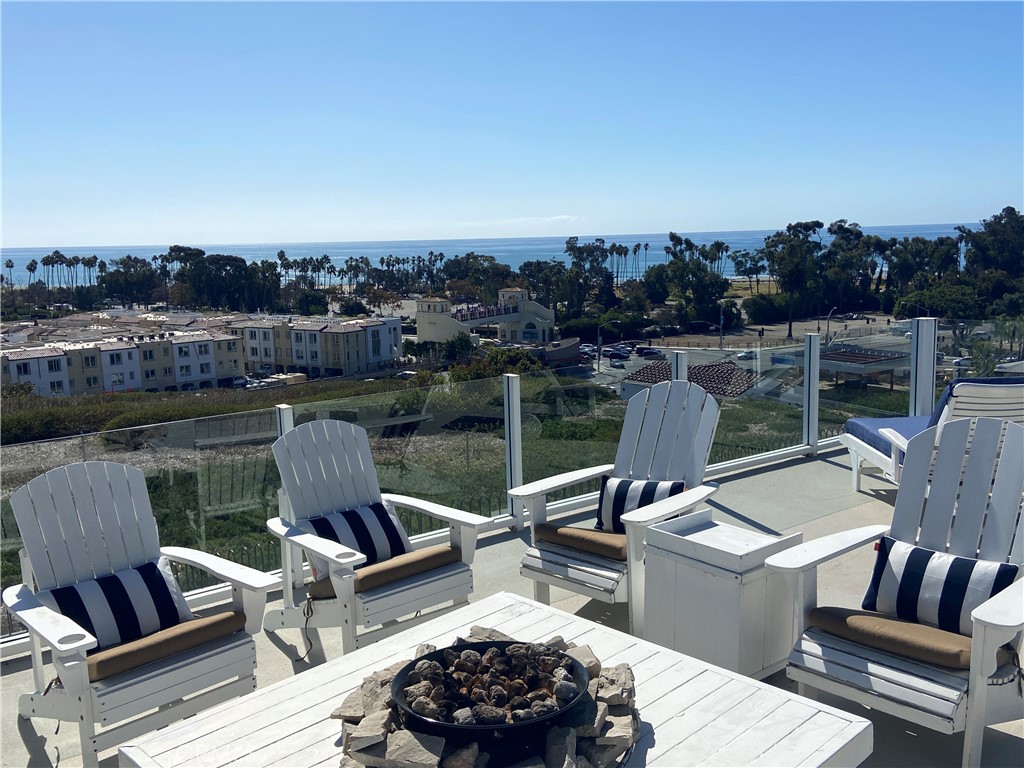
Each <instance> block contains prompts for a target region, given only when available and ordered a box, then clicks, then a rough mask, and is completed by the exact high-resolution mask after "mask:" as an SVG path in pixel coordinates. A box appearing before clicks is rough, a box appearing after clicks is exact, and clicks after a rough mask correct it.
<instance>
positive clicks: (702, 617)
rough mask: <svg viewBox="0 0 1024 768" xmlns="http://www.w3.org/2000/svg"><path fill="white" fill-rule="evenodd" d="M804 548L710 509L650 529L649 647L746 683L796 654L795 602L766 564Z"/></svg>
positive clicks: (647, 562) (646, 561) (795, 539)
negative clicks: (714, 515) (719, 518)
mask: <svg viewBox="0 0 1024 768" xmlns="http://www.w3.org/2000/svg"><path fill="white" fill-rule="evenodd" d="M802 540H803V534H802V533H794V534H792V535H790V536H784V537H777V536H769V535H766V534H763V533H756V532H754V531H749V530H746V529H743V528H737V527H736V526H732V525H726V524H724V523H718V522H715V521H714V520H712V519H711V510H710V509H706V510H702V511H700V512H695V513H693V514H689V515H683V516H682V517H678V518H675V519H673V520H667V521H665V522H663V523H657V524H655V525H652V526H651V527H650V528H648V529H647V538H646V551H645V555H644V570H645V571H646V578H645V580H644V581H645V595H644V601H645V602H644V607H645V611H644V613H645V616H646V639H647V640H650V641H651V642H653V643H657V644H658V645H663V646H666V647H668V648H672V649H673V650H675V651H679V652H680V653H685V654H686V655H688V656H694V657H696V658H698V659H701V660H703V661H707V662H709V663H711V664H715V665H717V666H719V667H724V668H725V669H728V670H731V671H733V672H738V673H740V674H742V675H747V676H748V677H754V678H757V679H761V678H764V677H767V676H768V675H770V674H772V673H773V672H775V671H777V670H779V669H782V667H783V665H784V664H785V660H786V658H787V657H788V656H789V653H790V651H792V650H793V643H794V642H795V638H794V637H793V621H792V615H793V595H792V591H791V590H790V589H788V588H787V586H786V583H785V580H784V578H783V576H782V575H781V574H778V573H775V572H770V571H769V570H768V569H767V568H765V566H764V561H765V559H766V558H767V557H769V556H770V555H773V554H775V553H776V552H781V551H782V550H784V549H788V548H790V547H792V546H794V545H796V544H799V543H801V541H802Z"/></svg>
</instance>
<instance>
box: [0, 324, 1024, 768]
mask: <svg viewBox="0 0 1024 768" xmlns="http://www.w3.org/2000/svg"><path fill="white" fill-rule="evenodd" d="M900 343H903V344H906V345H907V346H908V347H909V346H910V345H909V342H907V340H905V339H903V338H902V337H900ZM709 356H710V357H709ZM911 356H913V355H911ZM730 357H731V358H732V359H735V356H734V355H732V354H730V352H729V351H728V350H725V351H721V352H720V351H718V350H715V351H714V352H710V351H702V353H701V355H698V354H697V353H690V354H689V355H688V356H687V357H686V358H678V357H677V358H676V359H675V360H673V363H674V365H675V366H676V367H675V373H676V375H686V374H687V373H688V372H692V373H694V374H697V373H699V370H698V367H699V365H700V364H701V363H706V362H721V361H724V360H726V359H729V358H730ZM705 358H706V359H705ZM908 359H909V358H908ZM917 359H918V360H922V361H927V360H928V359H930V360H931V361H934V355H933V354H931V353H930V352H929V354H928V356H924V355H921V356H918V357H917ZM743 362H744V363H745V364H746V365H749V366H750V367H751V369H752V370H754V371H755V372H756V374H757V380H756V382H757V383H756V384H755V385H754V386H753V387H751V388H750V389H749V390H747V391H746V392H744V393H743V394H741V395H739V396H738V397H720V398H719V399H720V402H721V403H722V406H723V409H722V418H721V421H720V426H719V430H718V436H717V439H716V443H715V446H714V448H713V450H712V457H711V466H710V468H709V473H708V477H709V479H712V480H715V481H717V482H719V483H720V484H721V490H720V491H719V493H718V494H717V495H715V496H714V497H713V498H712V500H711V503H710V507H711V508H712V510H713V515H714V517H715V519H716V520H719V521H721V522H726V523H729V524H732V525H736V526H740V527H745V528H749V529H751V530H755V531H760V532H767V533H773V534H787V533H792V532H797V531H802V532H803V534H804V538H805V540H806V539H811V538H816V537H818V536H821V535H824V534H826V533H831V532H833V531H837V530H841V529H844V528H849V527H854V526H858V525H867V524H872V523H887V522H888V521H889V519H890V517H891V514H892V503H893V500H894V498H895V490H896V489H895V486H893V485H891V484H890V483H888V482H886V481H884V480H882V479H880V478H878V477H874V476H873V477H869V478H867V479H866V480H865V482H864V485H863V488H862V491H861V492H859V493H857V492H854V491H853V490H852V489H851V483H850V467H849V461H848V457H847V455H846V452H845V450H842V449H840V448H839V447H838V446H837V444H836V441H835V440H834V439H833V436H834V435H835V434H838V432H839V430H841V429H842V423H843V420H845V418H847V417H848V416H849V415H865V414H868V413H872V414H873V413H879V412H883V413H884V412H889V413H893V414H906V413H907V412H908V409H909V408H910V407H911V405H910V403H911V402H912V400H913V398H914V397H915V395H914V393H913V391H912V389H911V384H912V383H914V382H917V381H919V380H920V379H922V378H923V379H924V380H925V381H927V384H928V385H929V386H930V387H931V391H932V393H934V384H935V379H934V375H935V374H934V362H932V363H931V369H930V372H929V371H928V370H925V371H924V372H922V371H917V372H916V373H915V372H913V371H911V370H898V371H895V372H894V373H893V387H892V390H891V391H890V389H889V385H890V382H889V381H883V382H882V383H880V384H877V385H876V384H866V385H865V386H867V388H868V390H869V391H871V390H874V391H875V392H876V394H877V395H878V398H877V399H876V400H875V402H876V403H877V402H878V401H879V400H885V401H887V402H888V403H889V407H888V408H887V409H884V410H883V409H879V408H868V407H866V406H864V405H862V404H858V403H857V402H852V403H851V402H847V401H848V400H849V399H850V398H848V397H847V394H848V392H847V389H848V388H847V387H846V386H837V384H836V380H835V377H834V376H833V375H832V374H826V375H824V376H822V375H819V373H818V370H819V369H817V368H816V366H817V365H818V364H819V362H820V356H819V350H818V348H817V339H816V338H809V339H807V340H806V341H805V343H804V344H802V345H801V344H797V345H795V346H794V347H793V348H792V349H778V348H776V349H772V350H771V351H770V352H768V351H765V352H763V353H760V355H759V357H758V358H756V359H753V360H745V361H743ZM926 365H927V364H926ZM565 373H566V375H562V374H561V373H560V374H559V375H555V374H552V373H550V372H545V373H543V374H534V375H529V376H523V377H519V378H513V377H504V378H503V379H500V380H485V381H475V382H467V383H463V384H457V385H456V384H447V385H441V386H437V387H433V388H430V389H416V390H404V391H401V392H398V393H390V394H386V395H372V396H365V397H359V398H348V399H345V400H338V401H332V402H320V403H312V404H301V405H294V406H282V407H279V408H277V409H270V410H263V411H254V412H249V413H245V414H234V415H231V416H222V417H216V418H208V419H196V420H192V421H186V422H174V423H169V424H160V425H152V426H149V427H143V428H136V429H129V430H120V431H117V432H108V433H99V434H95V435H87V436H82V437H77V438H73V439H68V440H55V441H48V442H45V443H35V444H28V445H16V446H6V447H4V449H3V477H2V495H3V497H4V498H6V497H7V496H9V495H10V493H11V492H12V491H13V490H14V489H16V488H17V487H18V486H20V485H21V484H22V483H24V482H25V481H27V480H28V479H31V478H32V477H34V476H35V475H37V474H39V473H41V472H43V471H45V470H47V469H49V468H51V467H53V466H58V465H61V464H64V463H69V462H73V461H81V460H85V459H106V460H112V461H120V462H124V463H128V464H133V465H136V466H139V467H141V468H143V469H144V470H145V471H146V473H147V478H148V484H149V487H150V493H151V496H152V498H153V503H154V508H155V510H156V512H157V516H158V520H159V522H160V526H161V542H162V543H163V544H185V545H190V546H199V547H200V548H206V549H209V550H211V551H217V552H219V553H220V554H223V555H225V556H227V557H230V558H232V559H236V560H238V561H240V562H244V563H246V564H249V565H252V566H255V567H258V568H261V569H263V570H267V571H273V570H275V569H277V568H278V567H279V565H280V564H279V548H278V546H277V544H276V542H275V541H274V540H272V539H271V537H270V536H269V534H267V533H266V532H265V528H264V527H263V521H264V520H265V519H266V518H267V517H270V516H274V515H275V514H276V512H277V498H276V491H277V484H278V477H277V471H276V466H275V465H274V462H273V459H272V457H271V455H270V451H269V445H270V443H271V442H272V441H273V440H274V439H275V438H276V437H277V436H278V434H279V433H280V432H281V431H282V430H284V429H287V428H288V427H289V426H290V425H292V424H298V423H302V422H304V421H308V420H311V419H316V418H340V419H345V420H348V421H354V422H356V423H359V424H361V425H362V426H364V427H366V428H367V429H368V431H369V432H370V434H371V436H372V441H373V451H374V457H375V461H376V462H377V468H378V472H379V474H380V482H381V486H382V487H383V488H384V489H385V490H388V491H393V492H397V493H405V494H409V495H414V496H420V497H422V498H428V499H433V500H436V501H440V502H444V503H448V504H451V505H453V506H457V507H461V508H463V509H467V510H469V511H472V512H476V513H479V514H484V515H486V516H489V517H491V518H492V519H493V526H492V530H490V531H489V532H488V533H486V534H484V535H483V537H482V539H481V541H480V543H479V545H478V547H479V549H478V553H477V558H476V561H475V565H474V570H475V578H476V591H475V593H474V595H473V597H472V599H474V600H477V599H480V598H482V597H485V596H487V595H490V594H493V593H495V592H498V591H512V592H516V593H519V594H522V595H525V596H532V584H531V582H529V581H527V580H526V579H524V578H522V577H521V576H520V575H519V572H518V571H519V561H520V558H521V556H522V553H523V551H524V550H525V548H526V544H527V541H526V534H525V533H524V532H521V531H514V530H510V528H509V525H510V522H511V518H510V516H509V514H508V512H509V510H508V507H507V505H506V500H505V488H506V487H507V484H509V483H510V482H511V483H516V484H518V483H521V482H528V481H530V480H535V479H539V478H540V477H543V476H545V475H548V474H551V473H553V472H557V471H562V470H568V469H572V468H578V467H581V466H588V465H591V464H597V463H602V462H606V461H610V460H611V457H612V455H613V453H614V449H615V443H616V440H617V437H618V431H619V429H620V427H621V420H622V414H623V411H624V402H623V401H622V400H621V399H619V398H618V397H617V396H616V395H615V394H614V393H612V392H611V391H609V389H607V388H606V387H603V386H599V385H595V384H594V383H593V381H592V380H591V379H589V378H577V377H574V376H571V375H568V374H567V372H565ZM929 376H930V377H931V378H930V379H929V378H928V377H929ZM810 382H815V386H809V383H810ZM859 386H860V384H858V388H859ZM849 389H852V388H849ZM927 389H928V387H927V386H924V387H922V389H921V391H922V392H926V391H927ZM917 396H918V397H921V398H923V399H924V400H927V397H926V396H925V395H917ZM932 400H934V395H932ZM510 405H511V407H507V406H510ZM515 406H518V407H515ZM927 406H928V408H929V409H930V407H931V402H930V401H929V402H928V403H927ZM516 424H519V425H520V428H519V429H515V428H514V425H516ZM596 491H597V487H596V486H593V487H582V488H577V489H573V490H572V493H571V494H569V495H567V496H566V497H565V498H561V499H556V500H554V501H553V502H552V505H553V507H554V508H556V509H557V510H558V514H559V515H561V516H564V517H565V519H567V520H570V519H571V520H575V519H579V520H582V519H584V518H585V517H586V516H588V515H590V514H592V509H593V506H594V503H595V501H596ZM0 521H2V523H3V536H4V539H3V565H4V570H3V578H4V583H5V584H7V583H10V582H12V581H15V580H17V579H18V571H17V548H18V541H17V538H16V536H15V534H16V529H15V528H14V527H13V521H12V518H11V516H10V510H9V507H7V506H6V504H5V505H4V508H3V510H2V516H0ZM404 522H405V523H406V525H407V528H408V529H409V532H410V534H412V535H414V536H416V535H419V536H423V537H429V536H430V535H431V531H430V529H429V526H427V525H426V524H425V522H424V521H423V520H418V519H408V520H405V521H404ZM873 557H874V554H873V552H871V551H870V549H869V548H866V549H863V550H859V551H856V552H853V553H851V554H849V555H847V556H845V557H844V558H842V559H840V560H839V561H838V562H836V563H834V564H831V565H829V566H827V567H823V568H822V569H820V572H819V581H818V590H819V595H820V596H821V599H822V600H824V601H828V602H832V603H835V604H839V605H851V606H853V605H857V604H859V602H860V598H861V596H862V594H863V590H864V587H865V585H866V583H867V579H868V574H869V573H870V567H871V563H872V561H873ZM179 578H180V579H181V582H182V586H183V588H184V589H186V590H188V591H189V592H190V599H191V601H192V602H193V603H194V604H195V605H202V604H210V603H213V602H217V601H218V600H220V599H222V593H220V592H219V588H218V586H217V585H215V584H209V583H206V582H203V581H201V580H200V579H199V578H198V577H197V575H196V574H195V573H192V572H189V571H182V572H180V573H179ZM271 599H272V600H278V601H279V600H280V594H279V593H278V594H276V595H272V596H271ZM552 602H553V604H554V605H555V606H556V607H558V608H561V609H563V610H567V611H570V612H573V613H577V614H580V615H583V616H585V617H587V618H589V619H591V620H593V621H597V622H599V623H603V624H608V625H611V626H614V627H616V628H618V629H622V630H625V629H626V624H627V622H626V613H625V606H624V605H615V606H609V605H607V604H604V603H599V602H595V601H589V600H587V599H585V598H581V597H579V596H576V595H572V594H570V593H568V592H564V591H561V590H558V589H553V590H552ZM3 632H4V635H5V638H4V655H3V668H2V680H3V685H2V695H3V704H4V707H3V711H4V713H5V714H4V717H3V718H2V727H3V736H2V748H3V755H4V761H3V762H4V765H24V764H31V765H56V764H57V762H58V759H59V761H60V763H61V764H62V765H68V764H70V765H75V764H80V761H81V757H80V755H79V754H78V749H79V748H78V737H77V733H76V729H75V728H73V727H68V726H65V727H64V728H62V729H61V730H60V732H59V733H58V734H54V733H53V727H54V726H53V723H52V721H43V720H36V721H19V720H18V719H17V717H16V716H15V715H14V713H15V712H16V697H17V695H18V694H19V692H21V691H24V690H28V689H29V688H30V687H31V669H30V665H29V662H28V658H27V656H25V655H24V653H22V652H20V650H19V643H18V633H17V627H13V626H10V623H9V621H8V617H6V616H5V617H4V627H3ZM321 635H322V637H323V638H324V641H325V643H326V645H327V650H328V654H330V655H332V656H333V655H337V654H339V653H340V638H339V636H338V635H337V633H335V632H332V631H322V633H321ZM304 650H305V646H304V640H303V638H302V633H301V631H298V630H285V631H282V632H281V633H279V634H278V635H277V636H276V637H273V638H271V637H270V636H267V635H260V636H258V659H259V669H258V673H257V674H258V678H259V682H260V685H267V684H270V683H273V682H275V681H277V680H280V679H283V678H286V677H288V676H290V675H292V674H295V673H296V672H301V671H303V670H306V669H310V668H312V667H314V666H315V665H316V664H317V663H318V662H319V661H320V660H318V659H306V660H304V661H299V662H297V661H295V659H297V658H298V657H299V656H301V655H302V653H303V652H304ZM771 682H773V683H774V684H777V685H780V686H785V687H789V685H790V684H789V683H788V681H786V680H785V677H784V674H776V675H774V676H773V677H772V678H771ZM822 699H823V700H826V701H827V703H830V704H832V705H834V706H838V707H843V708H851V707H854V706H855V705H852V704H849V703H847V702H843V701H841V700H839V699H832V698H829V697H827V696H825V695H822ZM855 711H857V713H858V714H861V715H864V716H867V717H870V718H871V719H872V721H873V722H874V724H875V732H874V743H875V747H874V753H873V754H872V756H871V757H870V758H869V760H868V763H867V764H869V765H879V766H888V765H907V766H911V765H928V766H940V765H957V764H959V760H960V753H961V749H962V738H963V737H962V735H955V736H944V735H941V734H937V733H935V732H932V731H929V730H927V729H923V728H915V727H913V726H910V725H909V724H908V723H906V722H904V721H900V720H896V719H894V718H891V717H889V716H886V715H883V714H879V713H875V712H870V711H867V710H863V709H860V708H857V709H856V710H855ZM200 717H201V715H200ZM1022 750H1024V723H1022V721H1016V722H1013V723H1009V724H1004V725H1002V726H999V727H996V728H989V729H987V732H986V738H985V748H984V758H985V764H986V765H1003V764H1006V765H1011V764H1019V757H1020V754H1021V751H1022ZM104 758H105V759H104V760H103V764H104V765H115V764H116V751H113V750H112V751H110V752H108V753H105V754H104Z"/></svg>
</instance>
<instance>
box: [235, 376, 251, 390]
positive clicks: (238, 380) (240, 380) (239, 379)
mask: <svg viewBox="0 0 1024 768" xmlns="http://www.w3.org/2000/svg"><path fill="white" fill-rule="evenodd" d="M248 383H249V380H248V379H246V378H245V377H244V376H235V378H233V379H232V380H231V386H232V387H234V388H235V389H241V388H242V387H244V386H245V385H246V384H248Z"/></svg>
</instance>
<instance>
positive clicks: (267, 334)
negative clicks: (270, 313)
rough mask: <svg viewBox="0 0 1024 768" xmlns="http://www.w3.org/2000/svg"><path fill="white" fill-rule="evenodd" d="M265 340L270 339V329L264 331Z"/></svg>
mask: <svg viewBox="0 0 1024 768" xmlns="http://www.w3.org/2000/svg"><path fill="white" fill-rule="evenodd" d="M263 340H264V341H270V331H264V332H263Z"/></svg>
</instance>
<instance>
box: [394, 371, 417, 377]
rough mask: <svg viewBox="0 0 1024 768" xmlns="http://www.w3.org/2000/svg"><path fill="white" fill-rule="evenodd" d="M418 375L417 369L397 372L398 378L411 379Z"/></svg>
mask: <svg viewBox="0 0 1024 768" xmlns="http://www.w3.org/2000/svg"><path fill="white" fill-rule="evenodd" d="M415 375H416V371H399V372H398V373H396V374H395V378H396V379H411V378H412V377H413V376H415Z"/></svg>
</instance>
